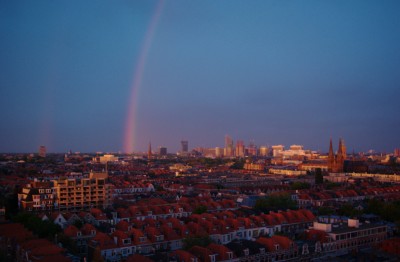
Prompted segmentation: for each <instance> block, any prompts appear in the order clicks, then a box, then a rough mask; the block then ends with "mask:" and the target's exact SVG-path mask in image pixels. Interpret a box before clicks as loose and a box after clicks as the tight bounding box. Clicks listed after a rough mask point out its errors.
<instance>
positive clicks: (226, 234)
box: [187, 210, 315, 244]
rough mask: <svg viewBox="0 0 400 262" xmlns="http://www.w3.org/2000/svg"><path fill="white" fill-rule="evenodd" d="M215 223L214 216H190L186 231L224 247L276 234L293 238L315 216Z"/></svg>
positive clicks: (302, 213)
mask: <svg viewBox="0 0 400 262" xmlns="http://www.w3.org/2000/svg"><path fill="white" fill-rule="evenodd" d="M223 218H224V219H218V217H217V216H214V214H208V213H206V214H202V215H197V214H193V215H192V216H190V217H189V219H191V220H192V221H191V222H189V223H188V224H187V225H188V228H189V229H190V232H191V233H192V234H194V235H201V234H207V235H209V236H210V237H211V238H212V239H213V240H214V241H215V242H216V243H218V244H227V243H229V242H231V241H232V240H234V239H247V240H252V239H255V238H258V237H260V236H272V235H274V234H275V233H276V232H283V233H286V234H289V235H296V234H299V233H302V232H304V230H305V229H308V228H309V227H310V226H311V225H312V223H313V221H314V220H315V216H314V215H313V214H312V213H311V212H310V211H308V210H288V211H284V212H277V213H275V212H271V213H270V214H262V215H261V216H250V217H238V218H234V217H232V216H231V217H229V214H227V215H225V216H223Z"/></svg>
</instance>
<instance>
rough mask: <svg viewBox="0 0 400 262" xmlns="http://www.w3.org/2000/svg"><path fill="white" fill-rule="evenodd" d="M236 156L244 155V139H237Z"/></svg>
mask: <svg viewBox="0 0 400 262" xmlns="http://www.w3.org/2000/svg"><path fill="white" fill-rule="evenodd" d="M236 156H237V157H244V143H243V140H238V141H236Z"/></svg>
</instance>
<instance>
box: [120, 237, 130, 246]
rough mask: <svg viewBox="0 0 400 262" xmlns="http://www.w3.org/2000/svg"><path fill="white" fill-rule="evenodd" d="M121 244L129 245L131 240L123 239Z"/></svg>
mask: <svg viewBox="0 0 400 262" xmlns="http://www.w3.org/2000/svg"><path fill="white" fill-rule="evenodd" d="M122 242H123V243H124V245H129V244H130V243H131V239H130V238H125V239H124V240H123V241H122Z"/></svg>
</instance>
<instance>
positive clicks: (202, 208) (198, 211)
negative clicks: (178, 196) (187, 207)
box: [193, 205, 207, 214]
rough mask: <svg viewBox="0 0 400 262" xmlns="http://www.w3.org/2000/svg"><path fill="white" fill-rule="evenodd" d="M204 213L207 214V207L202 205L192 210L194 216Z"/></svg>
mask: <svg viewBox="0 0 400 262" xmlns="http://www.w3.org/2000/svg"><path fill="white" fill-rule="evenodd" d="M206 212H207V207H206V206H203V205H200V206H198V207H196V208H195V209H194V210H193V213H194V214H203V213H206Z"/></svg>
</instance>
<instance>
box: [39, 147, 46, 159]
mask: <svg viewBox="0 0 400 262" xmlns="http://www.w3.org/2000/svg"><path fill="white" fill-rule="evenodd" d="M46 151H47V150H46V147H45V146H40V147H39V156H40V157H46Z"/></svg>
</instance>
